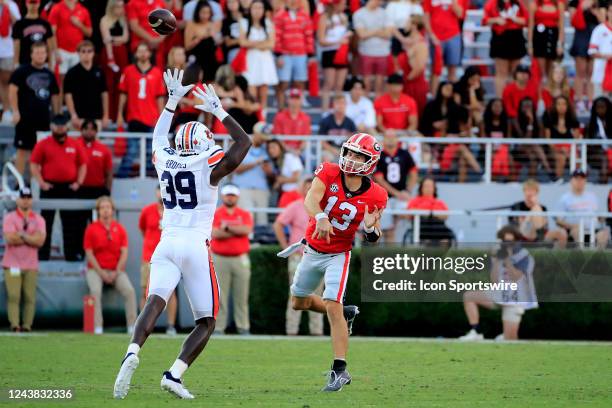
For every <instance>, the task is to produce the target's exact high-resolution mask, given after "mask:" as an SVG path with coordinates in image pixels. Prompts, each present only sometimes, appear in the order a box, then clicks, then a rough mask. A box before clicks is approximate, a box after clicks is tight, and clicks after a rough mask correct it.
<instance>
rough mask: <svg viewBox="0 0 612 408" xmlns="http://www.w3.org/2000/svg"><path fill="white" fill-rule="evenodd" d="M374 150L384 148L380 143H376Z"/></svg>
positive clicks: (378, 150)
mask: <svg viewBox="0 0 612 408" xmlns="http://www.w3.org/2000/svg"><path fill="white" fill-rule="evenodd" d="M374 150H376V151H377V152H380V151H381V150H382V148H381V147H380V144H379V143H374Z"/></svg>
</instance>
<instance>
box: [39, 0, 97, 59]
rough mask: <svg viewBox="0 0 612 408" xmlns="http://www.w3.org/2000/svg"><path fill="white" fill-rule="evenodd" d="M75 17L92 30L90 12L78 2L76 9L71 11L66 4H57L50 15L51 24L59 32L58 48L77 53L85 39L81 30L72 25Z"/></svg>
mask: <svg viewBox="0 0 612 408" xmlns="http://www.w3.org/2000/svg"><path fill="white" fill-rule="evenodd" d="M72 16H75V17H76V18H78V19H79V21H80V22H81V23H82V24H83V25H85V26H86V27H90V28H91V17H90V16H89V11H87V9H86V8H85V7H83V6H82V5H81V3H79V2H77V3H76V5H75V6H74V9H70V8H69V7H68V6H67V5H66V3H65V2H63V1H62V2H61V3H57V4H56V5H55V6H54V7H53V8H52V9H51V12H50V13H49V23H50V24H51V26H52V27H53V28H55V29H56V30H57V48H59V49H62V50H65V51H68V52H76V50H77V45H79V43H80V42H81V41H83V39H84V38H85V36H84V34H83V32H82V31H81V29H80V28H78V27H77V26H75V25H74V24H72V21H70V19H71V18H72Z"/></svg>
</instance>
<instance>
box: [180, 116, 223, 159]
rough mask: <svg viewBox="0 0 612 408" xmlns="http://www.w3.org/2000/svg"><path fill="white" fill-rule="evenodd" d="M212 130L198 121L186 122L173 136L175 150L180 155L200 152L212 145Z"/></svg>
mask: <svg viewBox="0 0 612 408" xmlns="http://www.w3.org/2000/svg"><path fill="white" fill-rule="evenodd" d="M214 144H215V140H214V139H213V134H212V132H211V131H210V130H209V129H208V128H207V127H206V125H204V124H203V123H200V122H187V123H185V124H184V125H182V126H181V127H180V128H179V130H178V132H176V136H174V145H175V150H176V151H177V152H178V154H179V155H181V156H188V155H192V154H200V153H202V152H205V151H207V150H208V149H210V148H211V147H212V146H214Z"/></svg>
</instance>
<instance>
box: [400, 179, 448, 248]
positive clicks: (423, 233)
mask: <svg viewBox="0 0 612 408" xmlns="http://www.w3.org/2000/svg"><path fill="white" fill-rule="evenodd" d="M408 209H409V210H426V211H431V212H433V211H448V206H447V205H446V203H445V202H444V201H442V200H440V199H439V198H438V187H437V186H436V181H435V180H434V179H433V178H431V177H425V178H424V179H423V180H422V181H421V184H420V185H419V192H418V195H417V196H416V197H414V198H413V199H412V200H410V201H409V202H408ZM409 217H410V218H412V216H409ZM447 219H448V215H446V214H430V215H428V216H427V215H422V216H421V223H420V228H421V229H420V231H419V236H420V241H421V243H423V242H428V241H429V242H432V241H433V242H437V243H441V244H442V243H449V242H450V241H451V240H452V239H453V237H454V234H453V231H451V230H450V228H448V227H447V226H446V220H447Z"/></svg>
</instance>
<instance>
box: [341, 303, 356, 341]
mask: <svg viewBox="0 0 612 408" xmlns="http://www.w3.org/2000/svg"><path fill="white" fill-rule="evenodd" d="M358 314H359V308H358V307H357V306H353V305H348V306H344V318H345V319H346V325H347V326H348V333H349V336H350V335H351V334H352V333H353V322H354V321H355V318H356V317H357V315H358Z"/></svg>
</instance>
